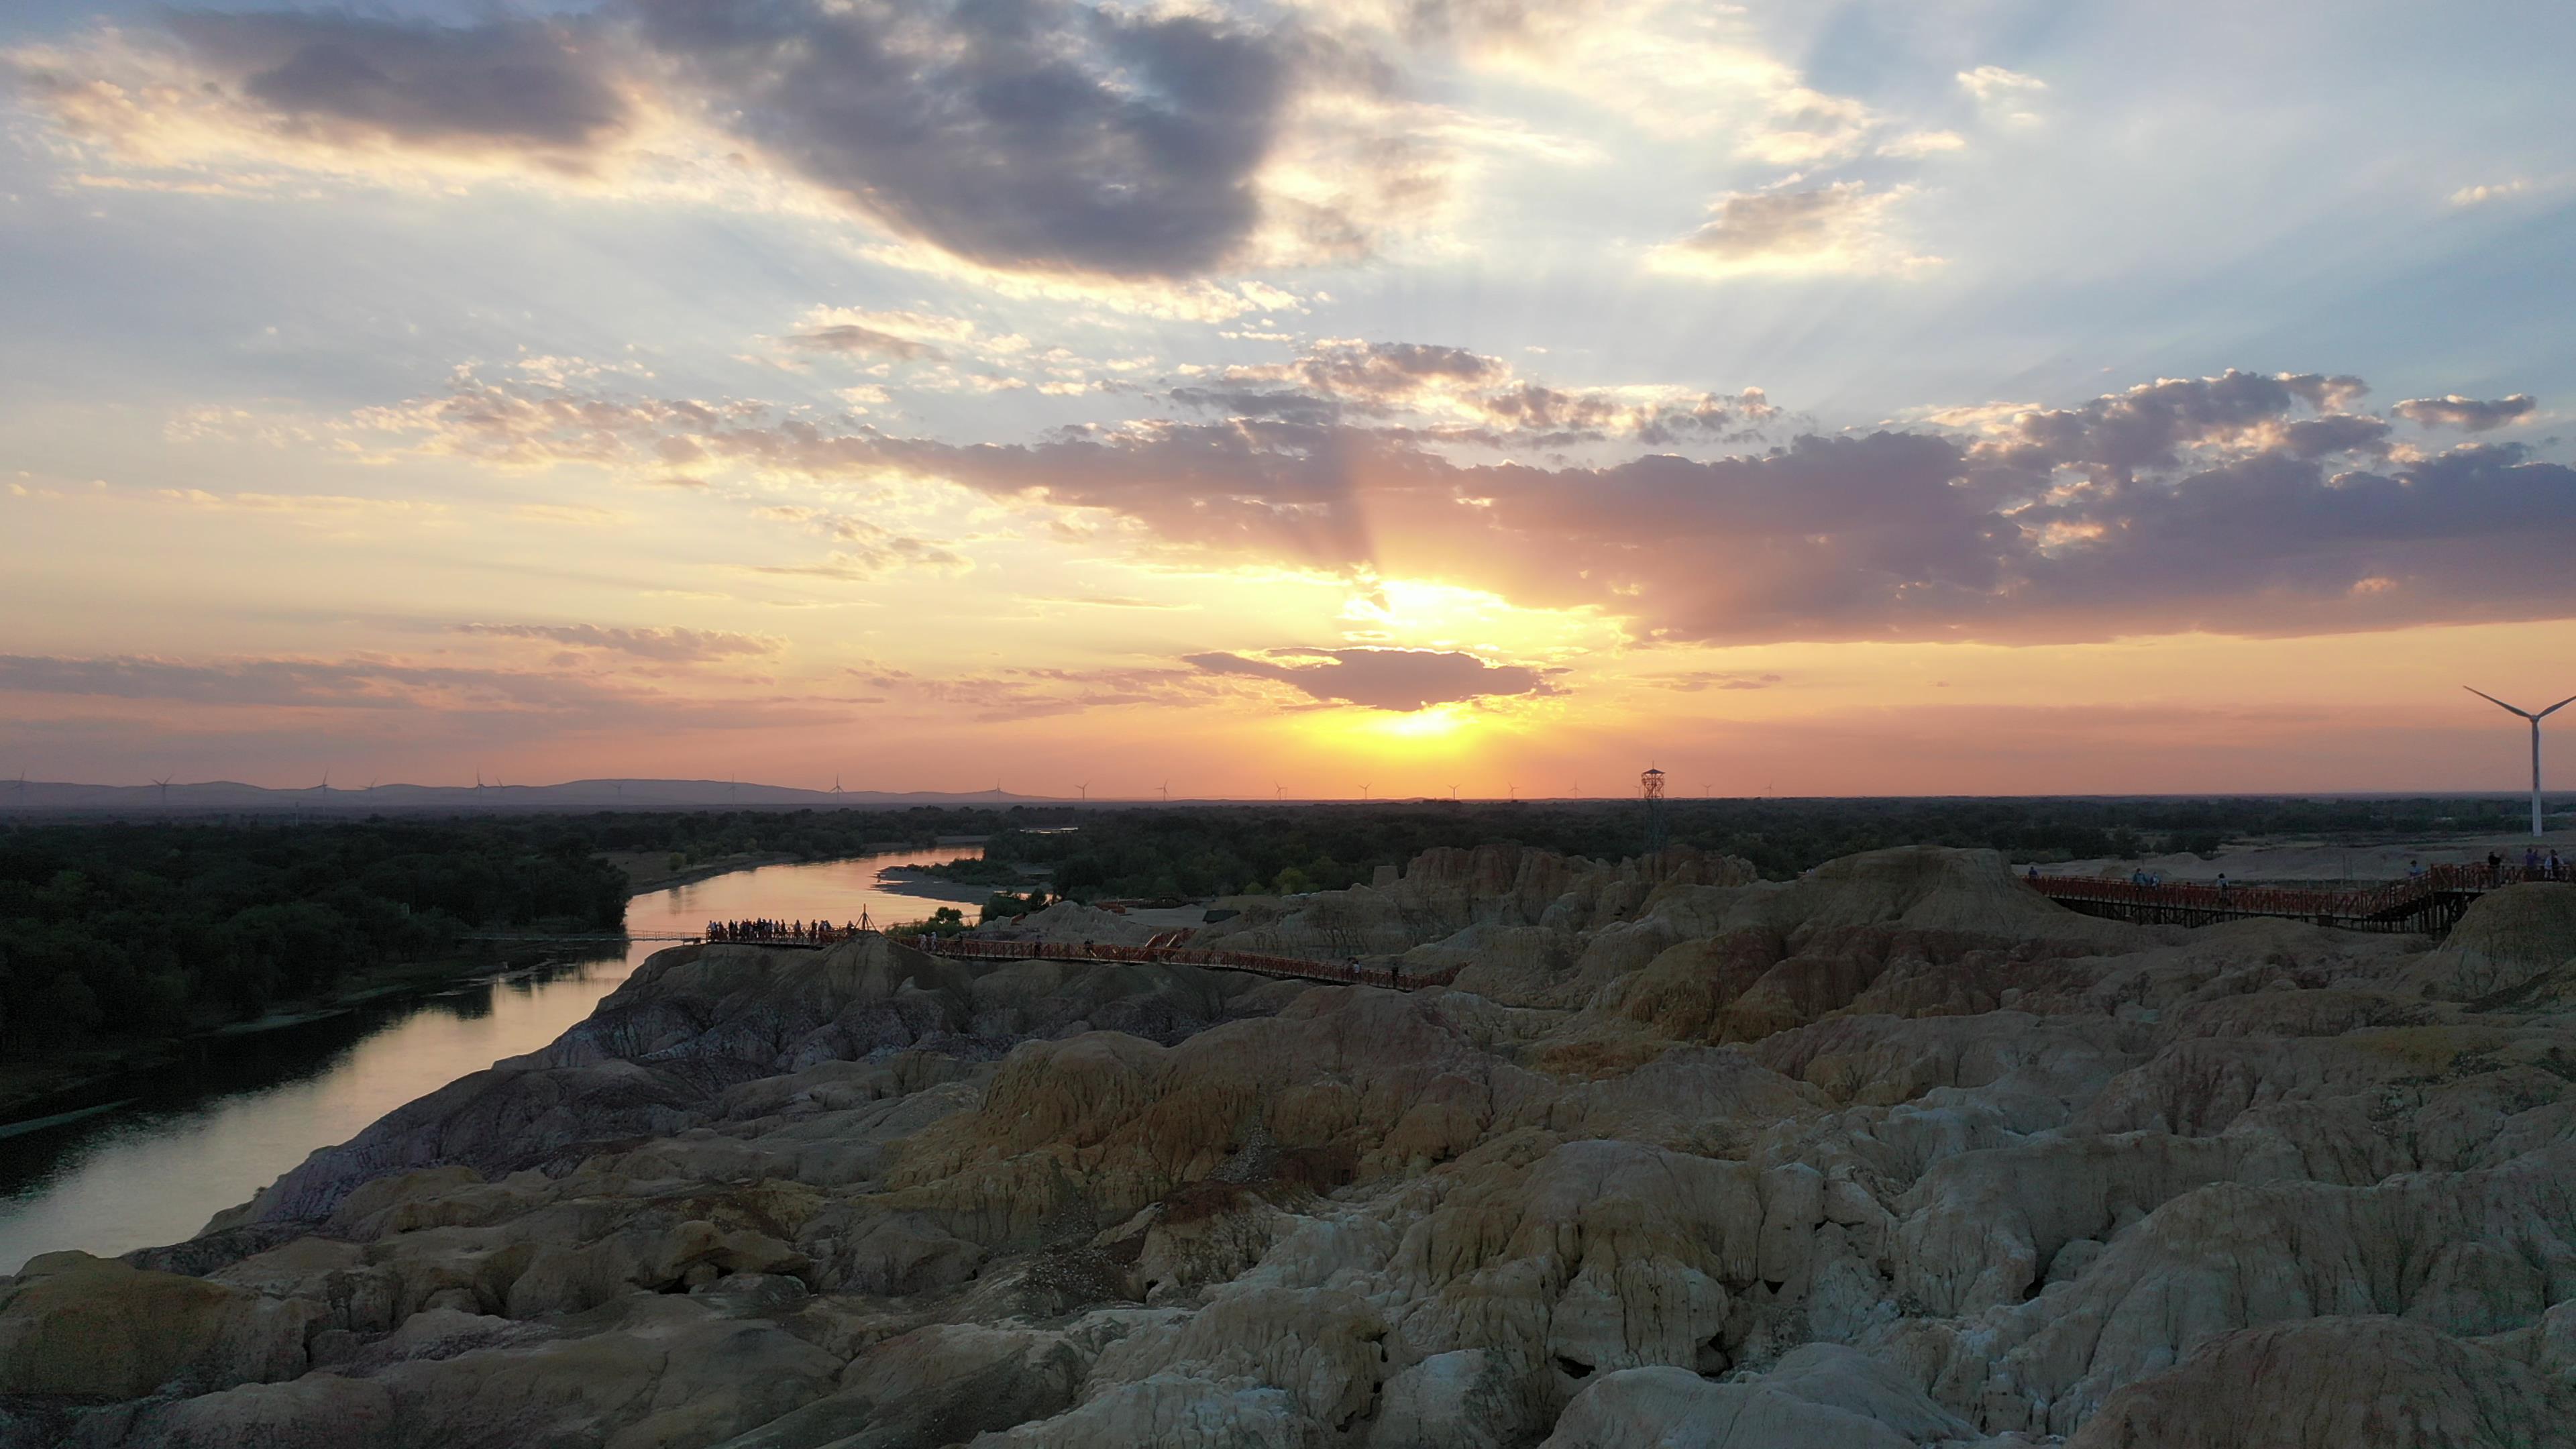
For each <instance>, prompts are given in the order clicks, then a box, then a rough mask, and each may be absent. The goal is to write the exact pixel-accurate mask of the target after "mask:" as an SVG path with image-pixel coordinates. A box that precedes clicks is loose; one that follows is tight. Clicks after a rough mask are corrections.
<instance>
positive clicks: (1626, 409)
mask: <svg viewBox="0 0 2576 1449" xmlns="http://www.w3.org/2000/svg"><path fill="white" fill-rule="evenodd" d="M2571 56H2576V6H2569V5H2566V4H2563V3H2560V4H2547V3H2530V4H2466V5H2452V6H2428V5H2423V4H2421V3H2411V4H2402V5H2401V4H2387V3H2373V0H2361V3H2342V4H2331V5H2329V4H2324V3H2285V4H2275V5H2246V4H2242V3H2200V0H2158V3H2125V4H2113V3H2103V4H2092V5H2075V6H2069V5H2064V4H2058V3H2035V0H2034V3H2000V0H1999V3H1975V0H1963V3H1954V4H1926V3H1923V0H1901V3H1900V0H1862V3H1843V4H1787V3H1781V4H1752V5H1744V6H1736V5H1715V4H1708V3H1660V0H1277V3H1261V4H1255V3H1218V0H1198V3H1175V4H1151V3H1140V4H1133V5H1113V4H1092V3H1084V0H964V3H940V0H894V3H881V0H605V3H565V4H548V5H539V4H517V5H511V4H496V3H466V0H457V3H449V4H438V3H415V0H405V3H398V4H383V5H367V6H362V7H358V8H354V9H341V8H318V7H317V8H291V9H274V8H272V9H190V8H177V9H174V8H170V7H167V6H163V5H158V4H141V3H124V0H81V3H78V4H70V3H57V0H17V3H13V4H11V5H8V6H6V7H0V619H5V621H6V628H5V631H4V632H0V775H6V776H14V774H15V773H16V772H17V771H19V770H22V769H23V770H24V771H25V772H26V773H27V774H28V775H29V776H31V777H33V778H37V779H55V780H89V781H101V782H112V783H127V782H138V781H142V780H146V779H151V778H157V777H161V776H166V775H174V774H175V775H176V776H177V777H178V778H180V779H183V780H206V779H227V778H228V779H239V780H247V781H252V782H256V783H263V784H272V785H303V784H310V783H312V782H313V780H314V779H315V778H316V777H318V776H319V775H320V774H321V772H322V771H324V770H326V769H327V770H329V771H330V772H331V774H332V779H333V781H334V782H335V783H338V784H344V785H355V784H361V783H364V782H365V781H367V780H369V779H381V780H383V781H386V782H392V781H398V780H399V781H409V782H415V783H424V784H445V783H469V782H470V781H471V779H472V778H473V776H474V774H475V773H476V772H477V771H480V772H481V773H482V774H483V775H484V776H485V777H486V778H491V777H494V776H500V777H504V778H507V779H509V780H510V781H511V782H512V783H540V782H543V781H548V780H558V779H571V778H580V777H590V776H604V775H623V776H679V777H699V778H723V777H728V776H739V777H740V778H743V779H746V780H762V781H769V782H774V783H780V784H802V785H828V784H830V783H831V782H832V781H833V779H834V778H835V777H836V776H837V777H838V778H839V779H840V780H841V781H842V782H843V783H844V784H846V785H847V786H849V787H851V788H854V789H855V788H861V787H871V788H879V789H896V790H909V789H928V790H972V789H979V788H991V787H993V786H995V785H997V784H998V785H1000V786H1003V787H1005V788H1008V789H1010V790H1013V791H1018V792H1022V793H1028V794H1061V795H1067V796H1070V795H1072V794H1073V793H1074V792H1075V787H1076V786H1077V785H1078V784H1081V783H1085V782H1087V783H1088V784H1089V786H1090V791H1091V794H1092V796H1093V797H1094V798H1104V797H1112V796H1150V795H1152V794H1153V793H1154V790H1155V788H1156V787H1157V786H1158V785H1160V784H1163V783H1164V782H1166V781H1168V782H1169V784H1170V786H1171V791H1172V794H1173V795H1174V796H1175V797H1180V796H1185V795H1188V796H1220V795H1234V796H1247V795H1257V796H1260V797H1264V798H1267V797H1269V796H1271V795H1272V794H1273V793H1274V792H1275V791H1278V790H1282V789H1284V790H1285V792H1286V793H1287V794H1289V795H1291V796H1312V797H1338V796H1355V795H1357V794H1358V793H1359V792H1360V788H1361V786H1362V785H1363V784H1365V785H1367V786H1368V787H1369V789H1370V792H1371V793H1372V794H1375V795H1380V796H1385V795H1395V794H1414V795H1422V794H1439V795H1446V794H1448V793H1449V792H1450V790H1451V789H1452V788H1453V787H1454V788H1456V789H1458V790H1459V791H1460V792H1461V793H1463V794H1466V795H1470V796H1477V795H1495V796H1499V795H1502V794H1504V793H1505V792H1506V791H1507V790H1516V791H1517V792H1518V793H1520V794H1522V795H1525V796H1527V795H1557V794H1566V793H1583V794H1607V793H1617V792H1623V791H1625V790H1627V789H1629V788H1631V786H1632V785H1633V782H1634V779H1635V776H1636V773H1637V771H1638V770H1640V769H1642V768H1644V767H1645V766H1646V765H1647V764H1648V763H1649V762H1652V763H1655V764H1658V765H1660V766H1662V767H1663V768H1664V769H1665V770H1667V771H1668V772H1670V775H1671V778H1672V780H1673V781H1674V793H1676V794H1683V795H1697V794H1700V793H1703V792H1710V793H1716V794H1721V795H1744V794H1759V793H1762V792H1764V791H1777V792H1778V793H1780V794H1784V795H1789V794H1885V793H1994V794H2023V793H2048V792H2086V793H2129V792H2176V791H2203V790H2206V791H2274V790H2282V791H2309V790H2403V789H2511V788H2514V787H2516V786H2517V785H2519V784H2520V783H2522V780H2523V776H2524V773H2525V771H2526V769H2527V765H2526V762H2525V758H2524V750H2525V736H2524V734H2523V732H2522V727H2521V726H2520V725H2519V723H2518V722H2516V721H2513V720H2511V719H2508V718H2506V717H2505V716H2504V715H2502V714H2501V713H2499V712H2498V711H2496V710H2495V709H2494V708H2493V707H2492V706H2489V705H2487V704H2485V703H2482V702H2481V701H2479V700H2477V699H2475V698H2473V697H2471V696H2469V695H2467V694H2465V693H2463V692H2462V691H2461V689H2460V686H2461V685H2462V684H2463V683H2468V684H2474V685H2476V686H2478V687H2479V688H2481V689H2485V690H2488V691H2490V692H2492V693H2496V694H2499V695H2502V696H2503V697H2504V698H2506V699H2510V700H2514V701H2515V702H2517V703H2528V704H2533V705H2539V704H2547V703H2549V702H2550V701H2552V700H2555V699H2557V698H2559V697H2560V696H2562V695H2566V694H2572V693H2576V470H2571V468H2570V467H2569V463H2570V462H2571V460H2576V433H2571V422H2570V417H2569V408H2570V399H2576V340H2571V338H2572V337H2576V334H2571V319H2576V267H2571V265H2570V264H2571V260H2576V141H2571V137H2576V126H2571V124H2570V114H2571V113H2570V109H2569V102H2568V94H2569V90H2570V86H2571V77H2570V74H2569V64H2568V62H2569V58H2570V57H2571ZM2562 758H2563V759H2564V760H2565V763H2564V764H2563V765H2562V766H2561V767H2560V770H2561V775H2562V778H2564V779H2565V780H2566V781H2567V782H2568V783H2570V784H2571V785H2576V738H2571V739H2569V740H2568V741H2567V743H2566V745H2565V752H2564V754H2563V755H2562Z"/></svg>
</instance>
